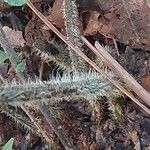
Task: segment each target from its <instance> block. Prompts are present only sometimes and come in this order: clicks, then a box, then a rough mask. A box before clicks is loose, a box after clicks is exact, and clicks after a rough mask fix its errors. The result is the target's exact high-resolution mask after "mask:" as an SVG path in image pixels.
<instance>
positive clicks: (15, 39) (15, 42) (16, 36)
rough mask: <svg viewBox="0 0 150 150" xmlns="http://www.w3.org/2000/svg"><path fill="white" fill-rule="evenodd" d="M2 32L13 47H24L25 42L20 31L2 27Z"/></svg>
mask: <svg viewBox="0 0 150 150" xmlns="http://www.w3.org/2000/svg"><path fill="white" fill-rule="evenodd" d="M3 30H4V32H5V35H6V37H7V38H8V40H9V41H10V43H11V44H12V46H13V47H20V46H24V43H25V40H24V38H23V36H22V31H16V30H13V29H11V28H9V27H8V26H4V27H3Z"/></svg>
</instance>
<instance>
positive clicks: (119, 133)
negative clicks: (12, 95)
mask: <svg viewBox="0 0 150 150" xmlns="http://www.w3.org/2000/svg"><path fill="white" fill-rule="evenodd" d="M32 3H33V4H34V5H35V6H36V8H37V9H38V10H39V11H40V12H42V14H44V16H46V18H47V19H49V21H50V22H52V23H53V24H54V25H55V26H56V27H57V28H58V29H59V31H60V32H61V33H63V34H64V35H65V34H66V33H65V23H64V18H63V17H62V9H61V6H62V0H60V1H59V0H55V1H52V0H50V1H48V0H43V1H42V0H33V1H32ZM83 3H84V4H82V3H81V2H80V1H79V2H78V5H79V17H80V20H81V21H82V30H83V34H84V36H85V37H86V38H87V39H88V40H89V41H90V42H91V43H92V44H94V42H95V41H96V40H97V41H99V43H101V44H102V45H103V46H107V47H109V48H110V53H111V54H112V55H113V53H114V50H115V52H119V54H120V55H119V56H118V57H117V60H118V62H119V63H120V64H121V65H122V66H123V67H124V68H125V69H126V70H127V71H128V72H129V73H130V74H132V76H133V77H134V78H135V79H136V80H137V81H138V82H139V83H140V84H141V85H142V86H143V87H144V88H145V89H146V90H147V91H148V92H150V42H149V41H150V39H149V35H148V34H149V32H150V30H149V29H145V28H144V24H148V22H144V21H145V20H144V21H143V22H144V23H139V24H138V25H139V26H141V28H142V29H143V30H142V31H143V33H142V31H139V32H140V33H139V36H141V37H144V38H141V41H140V44H137V43H136V42H135V41H134V40H135V36H134V35H132V34H131V33H132V30H135V29H132V26H129V25H128V22H127V21H125V22H124V24H126V27H124V26H123V25H121V26H119V24H120V22H122V20H123V18H122V17H123V16H124V11H123V10H122V11H121V13H120V12H119V11H118V12H117V9H118V5H117V2H116V3H115V4H114V5H115V6H116V7H115V6H112V5H111V8H109V7H110V6H109V3H113V2H110V1H108V2H106V3H107V4H108V5H106V4H102V7H106V6H107V7H108V8H109V11H107V12H105V14H103V13H102V11H98V10H99V8H97V7H96V6H97V5H96V4H95V2H94V1H93V4H91V3H90V1H88V2H87V3H86V2H85V1H83ZM103 5H104V6H103ZM83 6H84V7H83ZM108 8H107V10H108ZM114 8H116V10H115V11H116V12H117V13H116V12H115V11H113V10H114ZM137 8H139V7H138V6H137ZM144 9H147V7H146V6H145V7H144ZM102 10H104V9H102ZM140 11H141V10H140ZM108 12H109V13H108ZM141 12H142V13H144V12H145V11H144V12H143V11H141ZM115 13H116V14H115ZM119 13H120V14H119ZM100 14H101V15H100ZM147 14H148V12H147ZM149 14H150V13H149ZM141 15H142V14H141ZM116 16H118V17H119V18H121V19H122V20H121V19H120V20H116V18H115V17H116ZM145 16H146V15H145ZM143 18H144V17H143ZM107 19H110V20H113V21H114V20H115V22H116V23H115V24H114V22H113V23H112V22H111V21H110V22H111V23H108V24H107ZM138 19H139V20H140V15H139V18H138ZM136 21H137V20H136ZM0 23H1V24H2V26H3V30H4V31H5V34H6V36H7V37H8V39H9V41H10V42H11V43H12V45H13V47H14V48H15V51H16V52H17V53H21V54H22V63H24V64H25V65H26V70H25V71H24V77H25V79H28V78H30V79H35V78H40V80H42V81H48V80H50V77H51V76H55V77H56V76H57V75H58V74H59V75H60V76H63V69H61V67H60V65H59V63H58V64H57V61H56V62H54V61H47V60H46V61H45V60H43V59H42V57H43V56H42V54H41V52H40V54H39V49H40V51H42V52H44V53H45V55H44V56H46V57H47V55H46V53H47V51H48V52H49V53H51V54H52V55H54V56H55V55H57V54H58V52H57V46H58V45H61V48H62V47H63V48H62V49H64V48H66V47H67V46H66V44H64V43H63V42H62V41H61V40H60V39H59V38H58V37H57V36H56V35H55V34H54V33H53V32H52V31H51V30H49V29H47V27H46V25H45V24H44V23H43V22H42V21H41V20H40V19H39V18H38V17H37V16H36V15H35V14H34V13H33V12H32V10H31V9H30V8H29V7H28V6H26V5H25V6H22V7H12V6H9V5H7V4H5V3H3V2H2V3H1V4H0ZM138 25H137V26H138ZM112 26H113V27H114V26H115V28H113V27H112ZM116 29H117V30H116ZM142 34H145V36H142ZM113 35H115V37H120V38H117V40H114V36H113ZM121 35H122V36H121ZM130 37H132V38H131V39H132V40H133V41H134V42H133V41H131V39H130ZM54 42H55V44H56V45H57V46H55V45H52V44H51V43H54ZM133 43H134V44H133ZM37 49H38V50H37ZM111 50H112V51H111ZM0 51H2V48H1V47H0ZM86 54H87V55H88V56H89V57H90V58H91V59H92V58H93V59H94V58H95V56H94V54H93V53H92V52H90V51H89V50H88V51H87V52H86ZM64 55H65V54H64ZM113 57H114V58H116V56H113ZM0 59H1V58H0ZM58 62H59V60H58ZM60 64H61V63H60ZM63 65H64V64H63ZM67 65H68V64H67ZM0 77H1V78H0V85H1V86H2V84H3V83H4V81H6V80H7V82H8V83H9V82H12V81H13V80H14V79H17V80H18V77H17V75H16V73H15V71H14V69H13V66H12V65H11V63H10V61H9V60H8V59H6V60H5V61H4V62H3V63H1V61H0ZM0 92H1V91H0ZM133 94H134V93H133ZM135 96H136V95H135ZM136 97H137V96H136ZM120 101H121V104H119V103H118V102H116V103H115V104H112V105H114V106H113V107H114V108H116V106H115V105H117V104H119V109H120V110H119V111H116V112H119V114H112V112H111V111H113V110H111V108H109V107H110V104H109V99H108V98H106V97H105V96H102V97H99V98H98V99H97V100H96V101H95V102H94V103H93V104H92V105H93V106H92V105H91V104H89V102H88V101H86V100H84V99H76V100H73V101H65V100H64V101H61V102H59V103H57V104H55V105H54V106H53V107H54V108H53V109H54V110H55V109H56V111H57V109H58V112H56V114H55V115H56V116H55V117H56V118H57V120H58V121H59V123H60V125H61V126H62V128H63V130H64V131H65V134H66V135H67V136H68V137H69V138H71V139H72V140H73V143H75V145H76V146H77V149H79V150H81V149H82V150H88V149H89V150H103V149H104V150H133V149H135V150H150V116H149V115H147V114H146V113H145V112H144V111H143V110H141V108H139V107H138V106H137V105H136V104H134V103H133V102H132V101H131V100H130V99H129V98H128V97H126V96H123V97H122V98H121V100H120ZM15 109H16V108H14V107H13V106H5V105H4V106H1V108H0V111H1V114H0V143H1V145H4V144H5V143H6V142H7V141H8V140H9V139H10V138H12V137H13V138H14V139H15V141H14V146H13V149H14V150H19V149H21V150H26V149H27V150H44V149H45V150H46V149H50V147H51V148H52V149H60V150H61V149H64V148H63V146H62V143H61V142H60V141H59V138H58V137H57V136H56V135H55V133H54V131H53V130H52V129H51V128H50V127H49V126H48V123H47V121H46V120H45V118H44V117H43V115H41V114H40V112H38V111H36V112H34V111H35V110H34V109H33V108H32V107H31V106H30V107H27V109H28V112H30V113H31V115H32V116H34V119H35V120H34V122H37V123H38V126H39V128H40V129H41V131H42V132H43V135H41V134H38V133H37V132H36V130H34V129H33V128H32V127H31V130H30V127H29V128H28V127H26V126H25V125H22V123H20V122H19V121H18V120H16V119H14V118H15V117H14V116H15V114H13V113H14V112H17V113H20V114H22V113H24V112H21V111H22V110H21V109H20V108H18V110H15ZM116 109H117V108H116ZM9 111H10V112H9ZM25 113H26V112H25ZM25 113H24V114H23V115H24V120H25V118H27V114H25ZM13 115H14V116H13ZM27 121H29V119H27ZM29 122H30V121H29ZM31 122H32V121H31ZM26 123H27V122H26Z"/></svg>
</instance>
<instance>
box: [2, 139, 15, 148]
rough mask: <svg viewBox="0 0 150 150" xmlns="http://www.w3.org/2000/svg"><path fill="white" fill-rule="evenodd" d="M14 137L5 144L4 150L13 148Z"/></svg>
mask: <svg viewBox="0 0 150 150" xmlns="http://www.w3.org/2000/svg"><path fill="white" fill-rule="evenodd" d="M13 143H14V138H11V139H10V140H9V141H8V142H7V143H6V144H5V145H4V146H3V149H2V150H12V147H13Z"/></svg>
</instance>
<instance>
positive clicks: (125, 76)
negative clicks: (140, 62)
mask: <svg viewBox="0 0 150 150" xmlns="http://www.w3.org/2000/svg"><path fill="white" fill-rule="evenodd" d="M82 40H83V42H84V43H85V44H86V45H87V46H88V47H89V48H90V49H91V50H92V51H93V52H94V53H95V54H96V55H97V56H98V57H100V58H101V59H102V61H104V63H105V64H106V65H107V66H108V67H110V68H111V69H112V70H113V71H114V72H115V73H116V74H117V75H118V76H119V77H120V78H121V79H122V80H123V81H124V82H125V83H126V84H127V86H128V87H129V88H130V89H131V90H133V91H134V92H135V93H136V94H137V95H138V96H139V97H140V98H141V99H142V100H143V102H145V103H146V104H147V105H148V106H150V94H149V93H148V92H147V91H146V90H145V89H144V88H143V87H142V86H141V85H140V84H139V83H138V82H137V81H136V80H135V79H134V78H133V77H132V76H131V75H130V74H129V73H128V72H127V71H126V70H125V69H124V68H123V67H122V66H121V65H120V64H119V63H118V62H117V61H116V60H115V59H114V58H113V57H112V56H111V55H110V54H109V53H108V52H107V51H106V50H105V48H104V47H102V46H101V45H100V44H99V43H98V42H95V47H96V48H97V49H96V48H95V47H94V46H93V45H91V44H90V43H89V41H88V40H87V39H86V38H85V37H82Z"/></svg>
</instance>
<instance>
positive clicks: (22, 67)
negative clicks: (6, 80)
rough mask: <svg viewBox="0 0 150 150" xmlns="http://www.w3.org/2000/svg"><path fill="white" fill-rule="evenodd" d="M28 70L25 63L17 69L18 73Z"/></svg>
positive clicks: (20, 64)
mask: <svg viewBox="0 0 150 150" xmlns="http://www.w3.org/2000/svg"><path fill="white" fill-rule="evenodd" d="M25 70H26V65H25V64H24V63H19V64H18V65H17V67H16V72H17V73H22V72H24V71H25Z"/></svg>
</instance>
